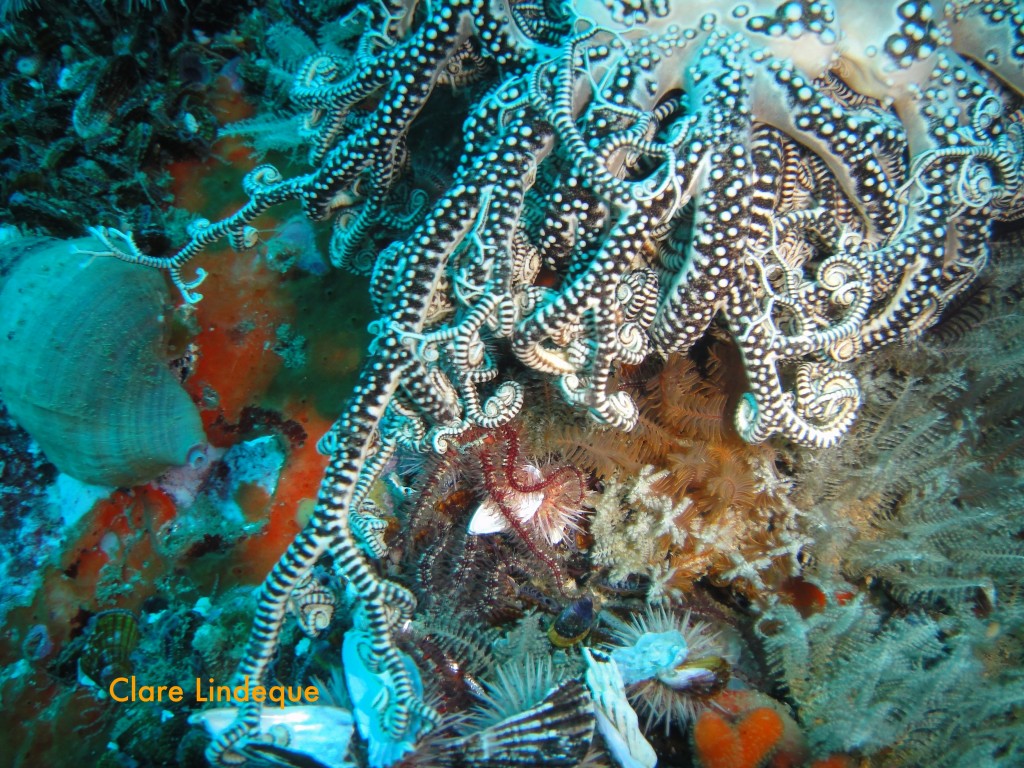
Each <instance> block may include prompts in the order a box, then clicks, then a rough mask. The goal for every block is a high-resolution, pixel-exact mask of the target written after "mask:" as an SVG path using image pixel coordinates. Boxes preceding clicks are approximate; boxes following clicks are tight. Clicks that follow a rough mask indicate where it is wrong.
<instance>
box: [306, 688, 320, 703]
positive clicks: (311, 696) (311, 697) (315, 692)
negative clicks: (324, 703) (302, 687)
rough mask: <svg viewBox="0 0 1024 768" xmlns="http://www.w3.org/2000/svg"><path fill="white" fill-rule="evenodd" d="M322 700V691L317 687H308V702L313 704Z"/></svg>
mask: <svg viewBox="0 0 1024 768" xmlns="http://www.w3.org/2000/svg"><path fill="white" fill-rule="evenodd" d="M319 698H320V689H319V688H317V687H316V686H315V685H308V686H306V701H308V702H309V703H310V704H312V703H313V702H314V701H316V700H317V699H319Z"/></svg>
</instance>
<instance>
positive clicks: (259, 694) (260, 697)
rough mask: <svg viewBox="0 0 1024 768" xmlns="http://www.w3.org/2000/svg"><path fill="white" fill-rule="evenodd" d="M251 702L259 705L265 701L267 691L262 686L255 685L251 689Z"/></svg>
mask: <svg viewBox="0 0 1024 768" xmlns="http://www.w3.org/2000/svg"><path fill="white" fill-rule="evenodd" d="M252 700H253V701H258V702H260V703H261V704H262V703H263V702H264V701H266V700H267V689H266V688H264V687H263V686H262V685H257V686H256V687H255V688H253V689H252Z"/></svg>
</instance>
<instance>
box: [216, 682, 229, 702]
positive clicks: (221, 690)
mask: <svg viewBox="0 0 1024 768" xmlns="http://www.w3.org/2000/svg"><path fill="white" fill-rule="evenodd" d="M221 695H223V696H224V698H223V699H222V698H221ZM217 701H231V686H230V685H218V686H217Z"/></svg>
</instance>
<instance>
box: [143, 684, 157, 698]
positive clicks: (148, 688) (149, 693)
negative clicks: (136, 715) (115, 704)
mask: <svg viewBox="0 0 1024 768" xmlns="http://www.w3.org/2000/svg"><path fill="white" fill-rule="evenodd" d="M139 701H155V699H154V697H153V686H152V685H144V686H142V687H141V688H140V689H139Z"/></svg>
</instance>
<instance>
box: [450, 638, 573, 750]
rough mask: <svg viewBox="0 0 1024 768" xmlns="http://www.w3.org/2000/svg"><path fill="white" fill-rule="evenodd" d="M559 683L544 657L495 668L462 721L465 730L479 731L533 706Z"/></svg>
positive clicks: (529, 656) (528, 657) (558, 673)
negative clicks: (476, 700)
mask: <svg viewBox="0 0 1024 768" xmlns="http://www.w3.org/2000/svg"><path fill="white" fill-rule="evenodd" d="M561 681H562V674H561V670H560V669H558V668H556V667H555V665H554V664H552V662H551V658H550V657H548V656H543V657H542V656H534V655H532V654H526V655H524V656H522V657H521V658H517V659H514V660H512V661H509V662H507V663H505V664H502V665H501V666H499V667H497V668H496V669H495V674H494V678H493V680H490V681H488V682H486V683H485V687H486V689H487V690H486V692H484V693H482V694H480V703H479V704H478V705H477V706H476V707H475V708H474V709H473V711H472V713H471V714H470V715H469V716H468V717H467V718H466V720H465V724H464V725H465V728H464V730H466V731H477V730H483V729H485V728H487V727H489V726H492V725H494V724H495V723H500V722H501V721H503V720H505V719H507V718H509V717H512V716H514V715H517V714H519V713H520V712H525V711H526V710H528V709H530V708H531V707H534V706H536V705H537V704H539V703H540V702H541V701H543V700H544V697H545V696H547V694H548V693H550V692H551V690H552V689H553V688H555V687H556V686H557V685H558V684H559V683H560V682H561Z"/></svg>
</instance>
